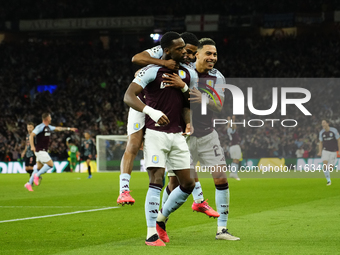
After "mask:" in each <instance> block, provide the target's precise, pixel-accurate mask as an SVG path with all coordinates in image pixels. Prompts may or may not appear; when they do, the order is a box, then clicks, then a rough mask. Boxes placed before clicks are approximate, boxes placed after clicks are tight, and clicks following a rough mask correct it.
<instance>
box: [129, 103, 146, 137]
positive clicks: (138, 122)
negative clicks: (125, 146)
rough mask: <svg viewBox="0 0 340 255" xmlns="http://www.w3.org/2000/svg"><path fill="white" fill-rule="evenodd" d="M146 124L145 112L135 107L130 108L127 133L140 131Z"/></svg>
mask: <svg viewBox="0 0 340 255" xmlns="http://www.w3.org/2000/svg"><path fill="white" fill-rule="evenodd" d="M144 125H145V113H143V112H139V111H136V110H135V109H133V108H131V107H130V109H129V115H128V120H127V135H131V134H133V133H136V132H138V131H139V130H141V129H143V127H144Z"/></svg>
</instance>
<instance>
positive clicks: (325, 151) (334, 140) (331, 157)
mask: <svg viewBox="0 0 340 255" xmlns="http://www.w3.org/2000/svg"><path fill="white" fill-rule="evenodd" d="M321 125H322V130H321V131H320V133H319V140H320V142H319V153H318V156H321V159H322V163H323V172H324V174H325V177H326V180H327V185H328V186H329V185H331V184H332V183H331V175H330V170H331V171H333V169H334V165H335V163H336V160H337V154H336V152H337V151H338V150H339V148H340V136H339V132H338V130H337V129H336V128H334V127H330V126H329V122H328V121H327V120H322V122H321Z"/></svg>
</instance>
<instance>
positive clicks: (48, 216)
mask: <svg viewBox="0 0 340 255" xmlns="http://www.w3.org/2000/svg"><path fill="white" fill-rule="evenodd" d="M116 208H119V207H118V206H114V207H106V208H100V209H92V210H86V211H75V212H68V213H58V214H51V215H43V216H35V217H29V218H21V219H13V220H3V221H0V223H6V222H15V221H22V220H33V219H42V218H50V217H56V216H63V215H71V214H78V213H86V212H96V211H104V210H110V209H116Z"/></svg>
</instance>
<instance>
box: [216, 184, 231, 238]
mask: <svg viewBox="0 0 340 255" xmlns="http://www.w3.org/2000/svg"><path fill="white" fill-rule="evenodd" d="M215 186H216V191H215V202H216V207H217V212H218V213H219V214H220V217H218V219H217V228H218V232H220V231H222V228H227V221H228V213H229V187H228V183H225V184H221V185H215Z"/></svg>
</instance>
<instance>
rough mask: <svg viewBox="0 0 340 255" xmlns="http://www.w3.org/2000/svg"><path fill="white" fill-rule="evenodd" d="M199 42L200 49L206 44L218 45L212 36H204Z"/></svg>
mask: <svg viewBox="0 0 340 255" xmlns="http://www.w3.org/2000/svg"><path fill="white" fill-rule="evenodd" d="M198 42H199V44H198V47H197V48H198V49H202V48H203V46H204V45H213V46H216V43H215V41H214V40H213V39H211V38H202V39H200V40H199V41H198Z"/></svg>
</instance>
